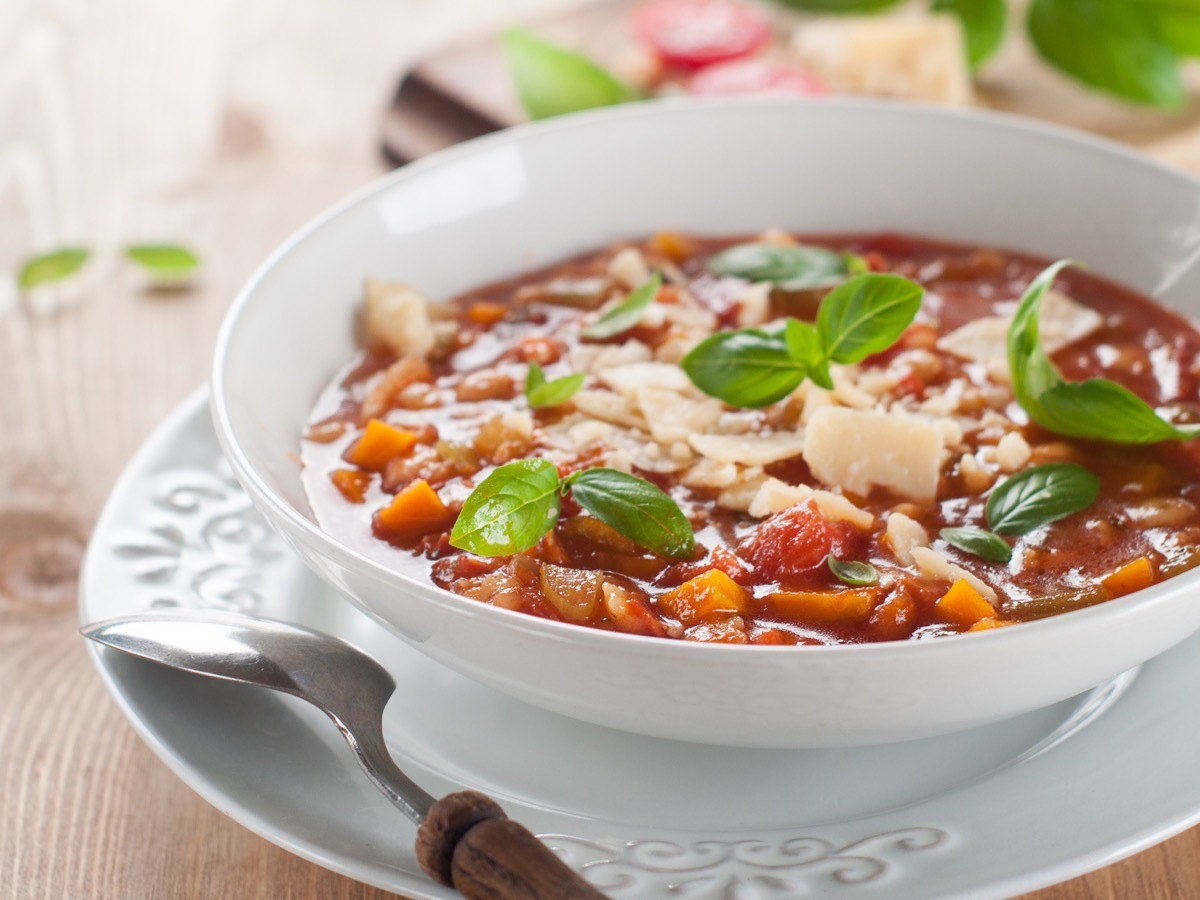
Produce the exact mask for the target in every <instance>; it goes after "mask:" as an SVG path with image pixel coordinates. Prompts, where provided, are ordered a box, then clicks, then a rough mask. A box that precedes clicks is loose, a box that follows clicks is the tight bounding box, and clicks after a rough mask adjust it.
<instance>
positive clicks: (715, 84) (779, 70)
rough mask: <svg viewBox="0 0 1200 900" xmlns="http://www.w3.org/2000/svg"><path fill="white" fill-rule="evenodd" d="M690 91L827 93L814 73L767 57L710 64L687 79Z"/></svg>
mask: <svg viewBox="0 0 1200 900" xmlns="http://www.w3.org/2000/svg"><path fill="white" fill-rule="evenodd" d="M688 91H690V92H691V93H693V94H699V95H714V94H776V95H778V94H787V95H791V96H796V97H808V96H811V95H813V94H823V93H825V86H824V85H823V84H821V82H819V81H817V79H816V78H814V77H813V76H811V75H809V74H807V73H805V72H802V71H800V70H799V69H796V68H793V67H792V66H785V65H783V64H782V63H777V62H772V61H771V60H768V59H735V60H732V61H730V62H724V63H719V64H717V65H715V66H709V67H708V68H707V69H704V70H703V71H702V72H697V73H696V74H695V75H694V76H692V80H691V81H689V82H688Z"/></svg>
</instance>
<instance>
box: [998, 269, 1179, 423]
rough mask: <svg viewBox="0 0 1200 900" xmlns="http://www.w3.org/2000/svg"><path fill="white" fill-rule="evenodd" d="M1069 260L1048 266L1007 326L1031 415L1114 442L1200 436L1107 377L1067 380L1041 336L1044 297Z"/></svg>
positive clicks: (1011, 359)
mask: <svg viewBox="0 0 1200 900" xmlns="http://www.w3.org/2000/svg"><path fill="white" fill-rule="evenodd" d="M1071 264H1072V263H1071V261H1070V260H1059V261H1058V262H1056V263H1054V264H1053V265H1050V266H1048V267H1047V268H1046V269H1044V270H1043V271H1042V272H1041V273H1040V274H1039V275H1038V276H1037V277H1036V278H1035V279H1034V280H1033V282H1032V283H1031V284H1030V285H1029V287H1028V288H1027V289H1026V291H1025V293H1024V295H1022V297H1021V303H1020V305H1019V306H1018V307H1017V312H1016V315H1015V316H1014V317H1013V320H1012V324H1011V325H1009V328H1008V368H1009V372H1010V374H1011V376H1012V384H1013V394H1014V395H1015V396H1016V398H1017V402H1018V403H1019V404H1021V407H1022V408H1023V409H1024V410H1025V412H1027V413H1029V417H1030V418H1031V419H1033V420H1034V421H1035V422H1037V423H1038V424H1039V425H1041V426H1042V427H1043V428H1046V429H1049V430H1050V431H1053V432H1055V433H1056V434H1062V435H1067V436H1069V437H1082V438H1090V439H1092V440H1097V441H1109V442H1111V443H1115V444H1153V443H1157V442H1159V441H1170V440H1179V439H1191V438H1195V437H1200V425H1172V424H1171V423H1170V422H1168V421H1166V420H1165V419H1163V418H1161V417H1159V415H1158V414H1157V413H1156V412H1155V411H1154V409H1153V408H1152V407H1151V406H1150V405H1149V404H1147V403H1146V402H1145V401H1144V400H1142V399H1141V398H1140V397H1138V396H1137V395H1136V394H1134V393H1133V392H1132V391H1130V390H1129V389H1128V388H1125V387H1122V386H1121V385H1119V384H1117V383H1116V382H1115V381H1109V380H1108V379H1107V378H1089V379H1087V380H1086V381H1067V380H1065V379H1064V378H1063V377H1062V374H1061V373H1060V372H1059V371H1058V369H1057V368H1056V367H1055V365H1054V363H1052V362H1051V361H1050V357H1049V356H1047V355H1046V351H1045V350H1044V349H1043V348H1042V345H1041V341H1040V339H1039V337H1038V317H1039V315H1040V313H1041V305H1042V298H1043V297H1044V296H1045V295H1046V291H1048V290H1049V289H1050V286H1051V285H1052V284H1053V283H1054V279H1055V278H1056V277H1057V276H1058V273H1059V272H1061V271H1062V269H1063V268H1064V267H1066V266H1068V265H1071Z"/></svg>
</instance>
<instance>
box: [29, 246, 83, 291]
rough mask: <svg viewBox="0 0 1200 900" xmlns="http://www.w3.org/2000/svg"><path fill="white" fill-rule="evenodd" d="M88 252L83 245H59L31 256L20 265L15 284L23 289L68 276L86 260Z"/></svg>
mask: <svg viewBox="0 0 1200 900" xmlns="http://www.w3.org/2000/svg"><path fill="white" fill-rule="evenodd" d="M89 255H90V254H89V252H88V251H87V250H86V249H85V248H83V247H60V248H58V249H57V250H51V251H50V252H49V253H43V254H41V255H39V256H34V257H31V258H29V259H27V260H25V262H24V263H23V264H22V265H21V272H20V274H19V275H18V276H17V284H18V286H19V287H20V288H21V290H23V291H27V290H29V289H30V288H34V287H37V286H38V285H39V284H50V283H51V282H54V281H62V279H64V278H69V277H70V276H72V275H74V274H75V273H76V272H78V271H79V270H80V269H82V268H83V264H84V263H85V262H87V259H88V256H89Z"/></svg>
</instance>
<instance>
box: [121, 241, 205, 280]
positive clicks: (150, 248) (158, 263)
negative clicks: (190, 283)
mask: <svg viewBox="0 0 1200 900" xmlns="http://www.w3.org/2000/svg"><path fill="white" fill-rule="evenodd" d="M125 255H126V256H128V257H129V258H130V259H131V260H132V261H133V262H135V263H137V264H138V265H139V266H141V267H142V268H143V269H145V270H146V271H148V272H149V273H150V274H152V275H155V276H157V277H159V278H167V279H182V278H187V277H188V276H189V275H191V274H192V273H193V272H194V271H196V269H197V268H198V267H199V266H200V257H198V256H197V255H196V254H195V253H193V252H192V251H191V250H188V249H187V248H186V247H181V246H179V245H178V244H134V245H132V246H130V247H126V248H125Z"/></svg>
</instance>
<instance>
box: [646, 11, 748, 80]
mask: <svg viewBox="0 0 1200 900" xmlns="http://www.w3.org/2000/svg"><path fill="white" fill-rule="evenodd" d="M633 30H634V33H635V34H637V36H638V37H639V38H640V39H641V40H642V41H644V42H645V43H646V44H648V45H649V46H650V47H651V48H652V49H653V50H654V51H655V53H657V54H658V55H659V56H660V57H661V58H662V60H663V62H665V63H667V64H669V65H672V66H679V67H680V68H684V69H699V68H702V67H703V66H710V65H712V64H713V63H718V62H724V61H725V60H729V59H737V58H738V57H741V56H747V55H749V54H751V53H753V52H754V51H755V50H757V49H758V48H759V47H761V46H762V45H763V44H765V43H766V42H767V41H768V40H769V39H770V37H771V21H770V19H769V18H767V15H766V14H765V13H764V12H762V11H761V10H759V9H757V8H755V7H753V6H749V5H748V4H745V3H735V2H732V0H651V2H649V3H644V4H642V5H641V6H639V7H638V8H637V9H636V10H634V12H633Z"/></svg>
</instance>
